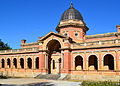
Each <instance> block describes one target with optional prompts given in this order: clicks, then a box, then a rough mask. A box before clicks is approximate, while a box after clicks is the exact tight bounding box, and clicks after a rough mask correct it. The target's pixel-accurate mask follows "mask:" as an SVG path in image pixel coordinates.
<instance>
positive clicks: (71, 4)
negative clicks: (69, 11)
mask: <svg viewBox="0 0 120 86" xmlns="http://www.w3.org/2000/svg"><path fill="white" fill-rule="evenodd" d="M70 8H73V3H72V0H71V1H70Z"/></svg>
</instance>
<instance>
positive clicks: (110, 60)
mask: <svg viewBox="0 0 120 86" xmlns="http://www.w3.org/2000/svg"><path fill="white" fill-rule="evenodd" d="M103 61H104V62H103V63H104V66H107V67H108V68H109V70H114V57H113V56H112V55H111V54H107V55H105V56H104V60H103Z"/></svg>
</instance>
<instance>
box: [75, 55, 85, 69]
mask: <svg viewBox="0 0 120 86" xmlns="http://www.w3.org/2000/svg"><path fill="white" fill-rule="evenodd" d="M74 64H75V70H83V58H82V56H80V55H78V56H76V57H75V63H74Z"/></svg>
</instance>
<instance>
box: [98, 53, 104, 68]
mask: <svg viewBox="0 0 120 86" xmlns="http://www.w3.org/2000/svg"><path fill="white" fill-rule="evenodd" d="M98 58H99V62H98V64H99V66H98V70H102V69H103V62H102V61H103V60H102V56H101V52H99V57H98Z"/></svg>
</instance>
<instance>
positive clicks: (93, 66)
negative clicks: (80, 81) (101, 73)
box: [89, 55, 98, 70]
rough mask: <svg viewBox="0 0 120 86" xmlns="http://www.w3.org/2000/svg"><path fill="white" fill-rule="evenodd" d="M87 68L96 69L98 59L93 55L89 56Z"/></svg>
mask: <svg viewBox="0 0 120 86" xmlns="http://www.w3.org/2000/svg"><path fill="white" fill-rule="evenodd" d="M89 70H98V59H97V57H96V56H95V55H91V56H90V57H89Z"/></svg>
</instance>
